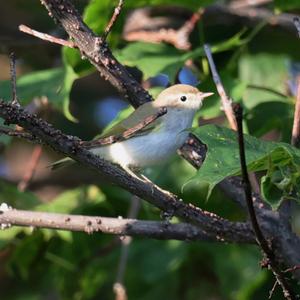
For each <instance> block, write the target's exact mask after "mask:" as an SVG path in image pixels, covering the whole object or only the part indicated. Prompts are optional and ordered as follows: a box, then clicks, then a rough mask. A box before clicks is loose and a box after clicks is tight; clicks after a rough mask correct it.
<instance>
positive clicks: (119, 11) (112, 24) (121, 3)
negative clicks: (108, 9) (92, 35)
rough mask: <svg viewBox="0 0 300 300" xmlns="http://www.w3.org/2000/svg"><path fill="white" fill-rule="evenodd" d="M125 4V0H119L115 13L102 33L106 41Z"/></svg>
mask: <svg viewBox="0 0 300 300" xmlns="http://www.w3.org/2000/svg"><path fill="white" fill-rule="evenodd" d="M123 4H124V0H119V3H118V6H117V7H116V8H115V10H114V13H113V15H112V16H111V18H110V20H109V22H108V24H107V26H106V28H105V30H104V33H103V35H102V39H103V40H104V41H105V40H106V39H107V36H108V35H109V33H110V32H111V30H112V27H113V26H114V24H115V22H116V21H117V18H118V16H119V14H120V13H121V10H122V7H123Z"/></svg>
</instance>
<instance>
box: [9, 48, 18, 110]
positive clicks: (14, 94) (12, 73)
mask: <svg viewBox="0 0 300 300" xmlns="http://www.w3.org/2000/svg"><path fill="white" fill-rule="evenodd" d="M9 58H10V77H11V90H12V104H14V105H20V104H19V101H18V96H17V75H16V56H15V54H14V53H13V52H12V53H11V54H10V56H9Z"/></svg>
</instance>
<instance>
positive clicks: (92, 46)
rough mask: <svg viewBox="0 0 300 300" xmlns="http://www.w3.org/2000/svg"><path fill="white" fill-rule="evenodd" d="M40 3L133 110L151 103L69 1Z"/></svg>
mask: <svg viewBox="0 0 300 300" xmlns="http://www.w3.org/2000/svg"><path fill="white" fill-rule="evenodd" d="M41 3H42V4H43V5H44V6H45V7H46V8H47V10H48V12H49V14H50V16H52V17H53V18H54V20H56V21H57V23H58V24H60V25H61V26H62V27H63V28H64V29H65V31H66V32H67V33H68V34H69V36H70V37H71V38H72V39H73V41H74V44H75V45H76V46H77V47H78V49H79V50H80V52H81V54H82V55H84V56H85V57H87V58H88V59H89V61H90V62H91V63H92V64H93V65H94V66H95V67H96V69H97V70H98V71H99V72H100V74H101V75H102V76H103V77H104V78H106V79H108V80H109V81H110V82H111V83H112V84H113V85H114V86H115V87H116V88H117V89H118V90H119V91H120V92H121V93H123V94H124V95H125V97H126V98H127V99H128V100H129V101H130V103H131V104H132V105H133V106H134V107H138V106H139V105H141V104H143V103H145V102H148V101H151V100H152V97H151V96H150V95H149V93H148V92H147V91H146V90H145V89H143V88H142V86H141V85H140V84H139V83H138V82H137V81H136V80H135V79H134V78H133V77H132V76H131V74H129V73H128V71H127V70H126V68H125V67H124V66H123V65H122V64H120V63H119V62H118V60H117V59H116V58H115V57H114V55H113V54H112V53H111V50H110V49H109V47H108V45H107V43H106V42H105V40H104V39H103V38H101V37H99V36H97V35H96V34H95V33H94V32H92V30H91V29H90V28H88V27H87V26H86V24H85V23H84V22H83V21H82V18H81V16H80V15H79V13H78V11H77V10H76V9H75V7H74V6H73V4H72V3H71V1H69V0H41Z"/></svg>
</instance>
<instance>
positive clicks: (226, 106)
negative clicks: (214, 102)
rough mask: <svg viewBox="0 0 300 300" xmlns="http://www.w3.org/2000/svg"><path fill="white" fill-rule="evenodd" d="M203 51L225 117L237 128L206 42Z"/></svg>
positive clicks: (227, 97)
mask: <svg viewBox="0 0 300 300" xmlns="http://www.w3.org/2000/svg"><path fill="white" fill-rule="evenodd" d="M204 51H205V54H206V56H207V59H208V63H209V65H210V69H211V73H212V76H213V80H214V82H215V85H216V87H217V90H218V93H219V95H220V98H221V103H222V108H223V110H224V112H225V115H226V118H227V120H228V122H229V125H230V127H231V129H233V130H237V124H236V118H235V116H234V112H233V108H232V99H231V98H230V97H229V96H228V95H227V93H226V91H225V88H224V85H223V83H222V80H221V78H220V76H219V73H218V71H217V68H216V65H215V62H214V60H213V57H212V53H211V49H210V46H209V45H208V44H205V45H204ZM250 180H251V183H252V185H253V188H254V190H255V192H256V193H259V190H260V188H259V184H258V182H257V179H256V177H255V174H254V173H251V174H250Z"/></svg>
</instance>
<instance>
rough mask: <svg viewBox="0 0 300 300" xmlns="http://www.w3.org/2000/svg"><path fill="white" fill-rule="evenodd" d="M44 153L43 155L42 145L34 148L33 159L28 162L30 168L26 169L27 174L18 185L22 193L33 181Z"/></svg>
mask: <svg viewBox="0 0 300 300" xmlns="http://www.w3.org/2000/svg"><path fill="white" fill-rule="evenodd" d="M42 153H43V148H42V146H41V145H36V146H35V147H34V148H33V151H32V154H31V158H30V160H29V162H28V166H27V168H26V171H25V174H24V176H23V178H22V180H21V181H20V182H19V184H18V189H19V190H20V191H22V192H23V191H25V190H26V188H27V186H28V184H29V183H30V181H31V180H32V177H33V176H34V173H35V171H36V168H37V166H38V163H39V161H40V158H41V156H42Z"/></svg>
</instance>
